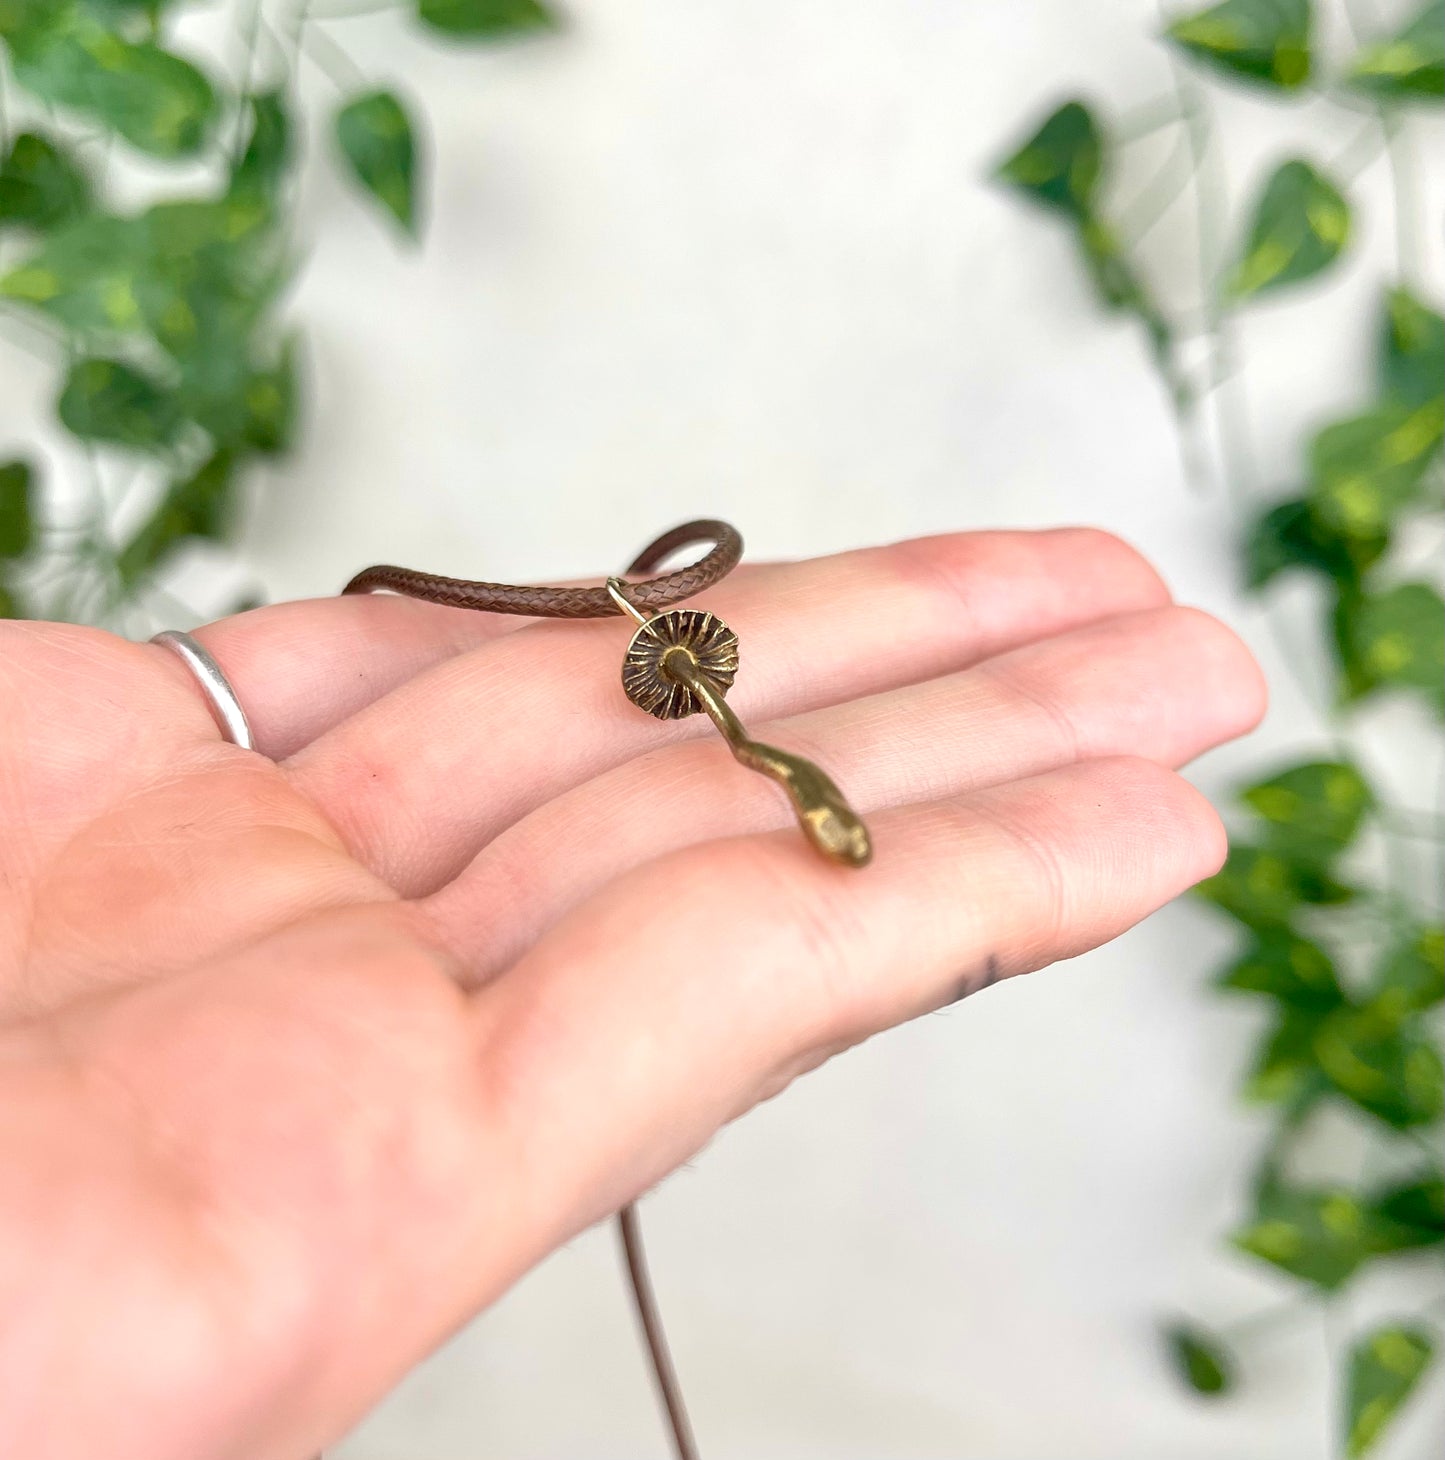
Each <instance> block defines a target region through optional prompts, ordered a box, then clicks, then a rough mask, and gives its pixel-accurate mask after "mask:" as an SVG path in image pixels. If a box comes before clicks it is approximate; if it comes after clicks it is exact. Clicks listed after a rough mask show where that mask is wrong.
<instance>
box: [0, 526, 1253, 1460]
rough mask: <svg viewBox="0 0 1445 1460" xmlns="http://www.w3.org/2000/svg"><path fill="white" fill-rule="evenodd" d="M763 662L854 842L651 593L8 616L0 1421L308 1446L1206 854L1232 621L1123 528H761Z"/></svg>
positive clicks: (1191, 871) (746, 659)
mask: <svg viewBox="0 0 1445 1460" xmlns="http://www.w3.org/2000/svg"><path fill="white" fill-rule="evenodd" d="M704 606H706V607H708V608H711V609H715V610H716V611H717V612H718V613H719V614H721V615H722V617H723V618H725V619H726V620H727V621H728V622H729V623H730V624H731V625H732V627H733V628H734V629H736V630H737V632H738V634H739V636H740V638H741V641H742V669H741V673H740V675H739V679H738V683H737V686H736V688H735V690H734V691H733V694H732V696H731V702H732V703H733V704H734V705H735V706H736V707H737V708H738V710H739V712H740V713H741V714H742V715H743V716H744V718H745V719H746V720H747V721H748V724H749V726H750V728H752V729H754V730H756V731H757V733H759V734H765V737H766V738H767V739H768V740H770V741H774V742H776V743H777V744H779V745H781V746H785V747H788V748H790V749H793V750H797V751H800V752H802V753H804V754H807V755H810V756H813V757H815V758H816V759H817V760H818V761H819V762H821V763H822V764H823V765H824V766H825V767H827V768H828V770H829V771H830V772H831V773H832V774H833V775H834V776H835V778H836V779H837V780H838V781H839V783H840V784H841V785H842V786H843V787H844V788H845V790H846V791H847V793H848V795H849V797H850V799H851V800H852V801H853V803H854V804H855V805H856V806H858V808H859V809H860V810H862V811H864V812H865V813H868V815H869V821H870V825H871V827H872V831H873V837H874V844H875V848H876V851H875V858H874V862H873V864H872V865H871V866H870V867H868V868H866V869H864V870H862V871H854V870H849V869H844V868H840V867H836V866H833V865H830V864H828V863H826V862H824V861H823V860H822V859H821V858H820V857H818V856H817V855H816V853H815V852H813V851H812V850H811V849H810V848H809V847H808V846H807V844H806V843H805V842H804V841H803V839H802V838H801V837H800V836H799V835H798V833H797V831H796V829H795V828H793V827H792V825H791V819H790V813H789V809H788V806H787V802H786V800H785V798H784V797H783V796H782V794H781V793H780V792H779V791H778V789H777V788H776V787H775V786H773V785H771V784H769V783H768V782H767V781H765V780H763V779H762V778H761V777H758V776H756V775H753V774H751V773H749V772H748V771H745V770H743V769H741V768H740V767H738V766H737V765H735V764H734V763H733V761H732V760H731V759H730V758H729V757H728V755H727V752H726V750H725V748H724V747H723V746H722V745H721V744H720V743H719V742H718V741H717V739H716V737H715V736H714V735H713V734H712V733H711V731H710V728H709V727H708V726H707V724H706V722H705V721H704V720H702V719H701V718H700V717H699V718H695V719H692V720H688V721H684V722H679V723H672V724H665V723H661V722H658V721H656V720H653V719H650V718H649V717H648V716H645V715H643V714H641V713H639V712H638V711H637V710H636V709H635V708H634V707H633V706H632V705H631V704H629V703H628V702H627V700H626V699H625V698H624V696H623V694H622V692H621V689H620V687H619V683H618V667H619V663H620V660H621V655H622V651H623V648H624V646H625V644H626V642H627V638H628V627H627V625H626V624H625V623H623V622H622V621H621V620H612V621H600V622H583V623H576V622H574V623H531V622H527V623H517V622H514V621H507V620H499V619H494V618H491V617H488V616H486V615H482V614H475V613H468V612H466V611H463V610H457V609H448V608H440V607H437V606H434V605H430V604H423V603H417V602H412V601H410V600H405V599H399V598H364V597H363V598H337V599H327V600H319V601H315V602H304V603H293V604H282V605H278V606H276V607H274V608H267V609H260V610H257V611H255V612H253V613H249V614H244V615H241V616H238V617H236V618H232V619H228V620H225V621H223V622H220V623H216V624H213V625H211V626H210V627H208V628H207V629H204V630H202V631H200V633H199V635H198V637H200V638H201V639H202V640H203V641H204V642H205V643H206V645H207V647H208V648H209V649H210V650H211V652H212V653H213V654H214V655H215V657H216V658H217V659H218V660H219V662H220V663H221V664H222V666H223V667H224V668H225V670H226V672H227V674H228V676H229V677H230V678H231V680H232V682H233V683H234V684H235V686H236V689H237V692H238V694H239V695H240V697H241V700H242V702H243V703H244V704H245V705H246V707H247V710H248V712H249V714H250V717H251V721H252V724H253V727H254V729H255V733H256V739H257V746H258V750H259V752H260V753H253V752H250V751H245V750H241V749H238V748H236V747H234V746H231V745H227V744H225V743H223V742H222V741H221V739H220V736H219V733H218V731H217V729H216V727H215V725H214V724H213V723H212V721H211V719H210V716H209V713H208V711H207V709H206V707H205V705H204V702H203V701H202V699H201V697H200V695H199V694H198V692H197V690H196V687H195V685H194V684H193V683H192V682H191V680H190V679H189V677H188V674H187V672H186V670H185V668H184V666H182V665H181V663H180V662H179V661H178V660H177V659H175V658H174V657H173V656H172V655H170V654H168V653H167V652H166V651H165V650H163V649H160V648H157V647H154V646H150V645H137V644H132V643H128V642H126V641H124V640H121V639H117V638H115V637H113V636H111V635H108V634H105V633H102V632H99V631H96V630H89V629H83V628H76V627H70V626H65V625H55V624H17V623H0V1021H3V1022H0V1313H3V1314H4V1316H5V1321H4V1322H3V1324H0V1454H4V1455H15V1456H25V1457H27V1460H82V1457H83V1460H94V1457H97V1456H100V1455H104V1456H105V1457H107V1460H221V1457H227V1460H239V1457H244V1460H299V1457H302V1456H306V1455H309V1454H311V1453H314V1452H315V1451H316V1450H318V1449H320V1448H321V1447H322V1446H323V1445H324V1444H326V1443H329V1442H330V1441H332V1440H334V1439H335V1438H336V1437H337V1436H338V1435H339V1434H341V1433H343V1432H344V1431H345V1430H346V1429H347V1428H348V1427H349V1426H350V1425H351V1424H352V1423H353V1422H354V1421H355V1420H356V1419H357V1418H358V1417H359V1415H360V1414H362V1413H363V1412H364V1411H365V1410H366V1409H367V1408H368V1407H369V1406H370V1405H371V1404H372V1403H374V1402H375V1400H376V1399H377V1398H378V1397H379V1396H380V1395H381V1394H383V1393H384V1392H385V1391H386V1389H387V1388H388V1387H389V1386H390V1385H392V1384H393V1383H394V1382H395V1381H396V1380H397V1379H398V1377H399V1376H400V1375H401V1374H403V1373H404V1372H405V1371H406V1369H407V1368H408V1367H409V1366H410V1365H412V1364H414V1363H415V1362H417V1361H418V1360H419V1359H420V1358H421V1357H422V1356H423V1355H425V1354H426V1353H427V1352H428V1351H429V1350H431V1349H432V1348H434V1347H435V1346H436V1345H437V1344H438V1343H440V1342H441V1341H442V1339H443V1338H445V1337H446V1335H447V1334H448V1333H449V1332H451V1331H452V1330H453V1329H455V1328H456V1327H457V1326H458V1325H459V1324H461V1323H462V1322H464V1321H465V1320H466V1319H467V1318H468V1317H470V1316H471V1315H472V1314H474V1313H475V1312H477V1311H478V1310H479V1309H480V1308H482V1307H483V1306H485V1305H486V1304H487V1303H488V1302H489V1301H491V1300H492V1299H494V1298H495V1297H496V1296H497V1295H498V1294H499V1293H500V1292H502V1291H503V1290H504V1289H505V1288H506V1287H507V1286H508V1284H510V1283H511V1282H512V1281H514V1280H515V1279H516V1278H517V1277H518V1276H519V1275H520V1274H521V1273H522V1272H524V1271H525V1270H526V1269H527V1268H528V1267H529V1266H530V1265H531V1264H533V1263H535V1262H536V1261H537V1260H539V1259H540V1258H541V1257H542V1256H543V1255H544V1254H545V1253H547V1252H548V1251H549V1250H550V1249H552V1248H553V1247H555V1246H556V1245H558V1244H559V1243H560V1242H562V1241H564V1240H566V1239H567V1238H568V1237H569V1236H570V1235H572V1234H573V1233H575V1232H576V1231H578V1230H579V1229H580V1228H582V1227H583V1226H585V1225H587V1224H588V1223H591V1222H593V1221H595V1220H597V1219H598V1218H600V1217H602V1216H604V1215H606V1214H608V1213H610V1212H612V1211H613V1210H615V1209H616V1208H617V1207H619V1206H620V1205H622V1204H623V1203H625V1202H626V1201H628V1200H630V1199H631V1198H632V1197H634V1196H635V1195H636V1194H638V1193H639V1192H640V1191H641V1190H643V1189H644V1188H646V1187H647V1186H648V1185H650V1184H651V1183H653V1182H655V1181H657V1180H658V1179H659V1178H660V1177H662V1176H663V1175H664V1174H665V1173H666V1172H668V1171H669V1170H671V1169H672V1168H673V1167H675V1166H676V1165H677V1164H678V1163H679V1162H681V1161H682V1160H684V1159H685V1158H686V1157H688V1156H689V1155H691V1154H692V1153H693V1152H695V1151H696V1150H697V1149H698V1148H699V1147H701V1146H702V1145H703V1144H704V1143H705V1142H706V1141H707V1140H708V1139H709V1137H710V1136H711V1135H712V1133H713V1132H714V1131H716V1130H717V1129H718V1127H719V1126H720V1125H722V1124H724V1123H725V1122H727V1121H728V1120H730V1119H732V1118H734V1117H736V1116H738V1115H740V1114H741V1113H742V1112H744V1111H746V1110H747V1109H748V1108H749V1107H751V1106H752V1105H754V1104H755V1103H756V1102H758V1101H759V1100H761V1099H763V1098H765V1097H767V1096H768V1095H770V1094H772V1093H775V1092H776V1091H778V1090H779V1089H781V1088H782V1087H783V1086H784V1085H786V1084H787V1083H788V1082H789V1081H790V1080H791V1079H792V1078H793V1077H794V1076H796V1075H797V1074H798V1073H800V1072H802V1071H803V1070H805V1069H807V1068H809V1067H811V1066H813V1065H816V1064H817V1063H819V1062H820V1061H822V1060H823V1059H825V1058H827V1057H828V1056H829V1055H830V1054H832V1053H834V1052H836V1051H838V1050H840V1049H843V1048H845V1047H847V1046H848V1045H851V1044H854V1043H856V1042H857V1041H859V1040H861V1039H863V1038H866V1037H867V1036H868V1035H870V1034H872V1033H874V1032H876V1031H877V1030H880V1029H882V1028H885V1027H887V1026H889V1025H892V1024H896V1023H898V1022H900V1021H902V1020H905V1019H907V1018H909V1017H911V1016H914V1015H917V1014H921V1013H924V1012H926V1011H928V1010H931V1009H934V1008H937V1007H939V1006H940V1005H942V1004H944V1003H946V1002H949V1001H951V1000H953V999H955V998H958V997H960V996H961V995H962V994H965V993H967V992H969V991H971V990H972V989H974V988H976V987H978V986H979V985H981V984H982V983H985V982H989V981H991V980H992V979H993V978H994V977H997V976H1002V975H1009V974H1014V973H1020V972H1024V971H1026V970H1030V969H1036V968H1039V967H1041V966H1043V965H1045V964H1048V963H1050V962H1053V961H1054V960H1057V959H1060V958H1065V957H1068V956H1070V955H1071V954H1075V953H1078V952H1080V951H1082V950H1083V949H1086V948H1089V947H1092V946H1094V945H1096V944H1098V943H1100V942H1103V941H1105V940H1107V939H1108V938H1111V937H1113V936H1115V935H1116V934H1118V933H1119V932H1121V931H1123V930H1124V929H1125V928H1127V927H1128V926H1129V925H1130V924H1132V923H1134V922H1135V921H1137V920H1138V919H1139V918H1141V917H1143V916H1144V915H1146V914H1147V913H1149V912H1150V911H1152V910H1153V909H1154V908H1156V907H1158V906H1159V905H1160V904H1161V903H1163V902H1164V901H1166V900H1167V899H1168V898H1170V897H1172V896H1174V895H1175V894H1176V893H1178V892H1180V891H1181V890H1182V889H1184V888H1185V887H1187V886H1188V885H1189V884H1190V883H1192V882H1193V881H1195V880H1197V879H1198V878H1200V877H1202V876H1204V875H1207V874H1208V873H1210V872H1212V871H1213V870H1214V869H1215V867H1216V866H1217V865H1218V863H1219V861H1220V859H1221V856H1222V853H1223V836H1222V833H1221V830H1220V827H1219V824H1218V821H1217V819H1216V817H1215V815H1214V813H1213V812H1212V810H1211V809H1210V808H1209V806H1208V805H1207V803H1206V802H1205V801H1204V800H1203V799H1202V798H1201V797H1200V796H1199V795H1198V794H1197V793H1195V792H1194V791H1193V790H1192V789H1191V788H1190V787H1189V786H1188V785H1187V784H1186V783H1185V782H1184V781H1182V780H1181V779H1179V778H1178V777H1177V776H1176V775H1175V774H1174V770H1173V768H1174V767H1177V766H1179V765H1181V764H1183V763H1184V762H1185V761H1187V760H1189V759H1190V758H1191V757H1192V756H1194V755H1196V754H1198V753H1199V752H1200V751H1202V750H1204V749H1206V748H1208V747H1209V746H1212V745H1214V744H1217V743H1218V742H1220V741H1222V740H1225V739H1227V738H1229V737H1231V736H1235V735H1238V734H1240V733H1242V732H1243V731H1244V730H1246V729H1248V728H1249V727H1250V726H1252V725H1253V724H1254V722H1255V721H1256V720H1257V718H1258V716H1259V715H1260V713H1261V710H1262V702H1263V692H1262V688H1261V684H1260V679H1259V676H1258V672H1257V670H1256V669H1255V667H1254V665H1253V663H1252V661H1251V659H1250V658H1249V655H1248V654H1247V652H1246V651H1245V650H1244V649H1243V648H1242V646H1241V645H1240V644H1239V642H1238V641H1237V640H1236V639H1235V638H1234V637H1233V635H1232V634H1230V633H1229V631H1228V630H1226V629H1224V628H1223V627H1222V626H1220V625H1219V624H1218V623H1216V622H1215V621H1213V620H1212V619H1210V618H1208V617H1207V616H1205V615H1202V614H1200V613H1197V612H1194V611H1191V610H1186V609H1181V608H1176V607H1173V606H1171V604H1170V602H1169V599H1168V596H1167V593H1166V591H1165V589H1164V588H1163V586H1162V585H1161V583H1160V581H1159V579H1158V577H1157V576H1156V575H1155V573H1154V572H1153V571H1152V569H1150V568H1149V566H1148V565H1147V564H1146V563H1145V562H1144V561H1143V560H1142V559H1140V558H1139V557H1138V556H1137V555H1136V554H1135V553H1134V552H1133V551H1132V549H1130V548H1128V547H1126V546H1125V545H1124V544H1122V543H1120V542H1118V541H1117V540H1116V539H1113V538H1111V537H1108V536H1107V535H1104V534H1101V533H1096V532H1091V531H1085V530H1069V531H1061V532H1048V533H979V534H965V535H959V536H951V537H942V538H935V539H929V540H923V541H915V542H911V543H905V544H900V545H898V546H895V547H891V548H886V549H878V550H872V551H866V552H858V553H850V554H845V555H842V556H839V557H833V558H827V559H819V560H815V561H812V562H806V563H799V564H789V565H777V566H764V567H758V568H754V569H749V570H744V571H741V572H739V573H738V574H736V575H735V576H734V577H733V578H731V579H729V580H728V581H727V582H725V583H724V584H722V585H720V586H719V587H717V588H716V589H714V590H712V591H711V592H709V593H708V594H707V596H706V602H705V604H704Z"/></svg>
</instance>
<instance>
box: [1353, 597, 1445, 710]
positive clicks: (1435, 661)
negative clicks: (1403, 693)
mask: <svg viewBox="0 0 1445 1460" xmlns="http://www.w3.org/2000/svg"><path fill="white" fill-rule="evenodd" d="M1334 629H1335V649H1336V652H1337V654H1338V656H1339V660H1340V667H1341V669H1342V670H1343V672H1344V677H1345V689H1346V694H1347V696H1348V697H1349V698H1350V699H1359V698H1361V697H1363V696H1364V695H1367V694H1370V693H1371V692H1372V691H1374V690H1376V689H1379V688H1382V687H1388V688H1394V689H1414V690H1419V691H1421V692H1423V694H1424V695H1425V698H1426V700H1427V702H1428V703H1429V704H1431V705H1432V706H1433V707H1434V709H1435V710H1436V712H1437V713H1438V714H1441V715H1445V688H1442V686H1445V600H1442V599H1441V597H1440V594H1439V592H1438V591H1437V590H1436V589H1435V588H1434V586H1433V585H1431V584H1429V583H1401V584H1399V585H1397V586H1396V587H1394V588H1389V589H1386V590H1385V592H1383V593H1379V594H1369V593H1356V594H1349V595H1342V596H1341V598H1340V600H1339V604H1338V606H1337V608H1336V611H1335V620H1334Z"/></svg>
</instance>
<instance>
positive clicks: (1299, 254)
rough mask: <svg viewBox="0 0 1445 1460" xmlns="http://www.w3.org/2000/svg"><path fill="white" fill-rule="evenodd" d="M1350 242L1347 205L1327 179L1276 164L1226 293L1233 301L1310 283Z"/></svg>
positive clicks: (1306, 168)
mask: <svg viewBox="0 0 1445 1460" xmlns="http://www.w3.org/2000/svg"><path fill="white" fill-rule="evenodd" d="M1349 238H1350V205H1349V204H1348V203H1347V202H1346V201H1345V199H1344V197H1343V195H1342V194H1341V193H1340V192H1339V190H1338V189H1337V188H1336V187H1335V186H1334V184H1333V183H1331V182H1330V181H1329V180H1328V179H1327V178H1325V177H1322V176H1321V175H1320V174H1319V173H1318V172H1316V171H1315V169H1314V168H1313V167H1311V166H1310V165H1309V163H1308V162H1305V161H1303V160H1301V159H1300V158H1295V159H1294V160H1293V161H1290V162H1286V163H1283V164H1281V166H1279V167H1278V168H1276V169H1275V171H1274V172H1273V174H1271V176H1270V178H1269V181H1268V182H1267V183H1265V185H1264V191H1263V192H1262V193H1261V194H1260V196H1259V200H1258V201H1257V202H1256V203H1255V205H1254V218H1253V221H1252V222H1251V224H1250V229H1249V243H1248V245H1247V246H1246V247H1245V250H1244V255H1243V257H1242V258H1241V259H1240V261H1239V263H1238V264H1237V265H1236V266H1235V268H1234V271H1233V272H1232V273H1231V274H1230V276H1229V278H1228V279H1227V280H1226V281H1225V285H1224V288H1225V292H1226V293H1227V294H1228V295H1230V296H1231V297H1232V298H1235V299H1245V298H1248V297H1249V296H1250V295H1253V294H1262V293H1265V292H1267V291H1269V290H1271V289H1279V288H1282V287H1283V286H1284V285H1286V284H1297V283H1299V282H1300V281H1302V280H1304V279H1310V278H1313V277H1314V275H1316V274H1318V273H1319V272H1320V271H1321V270H1323V269H1326V268H1328V267H1329V265H1330V264H1332V263H1333V262H1334V261H1335V259H1337V258H1338V257H1339V255H1340V253H1341V251H1342V250H1343V249H1344V247H1345V245H1346V244H1347V243H1348V242H1349Z"/></svg>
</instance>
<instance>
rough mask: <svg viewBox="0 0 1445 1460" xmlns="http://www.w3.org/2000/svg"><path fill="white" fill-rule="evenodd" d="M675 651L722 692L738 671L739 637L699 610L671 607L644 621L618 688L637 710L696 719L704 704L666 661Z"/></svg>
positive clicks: (625, 661) (665, 717)
mask: <svg viewBox="0 0 1445 1460" xmlns="http://www.w3.org/2000/svg"><path fill="white" fill-rule="evenodd" d="M674 650H681V651H683V652H685V653H686V655H687V657H688V658H689V660H690V661H691V662H692V663H693V664H695V665H696V666H697V667H698V669H699V670H700V671H701V673H702V674H704V675H705V676H706V677H707V679H708V680H709V682H710V683H712V684H714V685H717V686H719V687H720V691H721V692H722V693H726V692H727V691H728V690H729V689H730V688H731V687H732V682H733V680H734V679H735V678H736V677H737V672H738V636H737V635H736V634H735V633H733V631H732V630H731V629H730V628H728V626H727V625H726V624H725V623H724V622H723V621H722V620H721V619H720V618H718V617H717V615H716V614H711V613H708V612H707V611H706V610H705V609H700V608H670V609H668V611H667V612H666V613H659V614H654V615H653V616H652V617H651V618H647V619H644V620H643V622H642V626H641V627H640V628H639V629H638V630H637V632H636V633H635V634H633V636H632V642H631V643H630V644H629V645H628V646H627V654H626V656H625V657H624V658H623V660H622V688H623V689H624V690H625V691H626V692H627V698H628V699H630V700H631V701H632V703H633V704H634V705H636V706H637V707H638V709H640V710H646V711H647V713H648V714H649V715H656V716H657V718H658V719H659V720H681V719H683V718H684V717H685V716H687V715H695V714H697V712H698V711H699V710H701V709H702V708H703V702H702V701H701V700H700V699H699V698H698V696H697V694H696V693H695V692H694V691H693V689H692V688H691V687H690V686H689V684H688V683H686V682H685V681H684V680H682V679H680V678H679V677H678V676H677V675H675V674H669V673H668V672H667V670H666V669H665V667H664V665H665V662H666V660H667V658H668V656H669V655H670V654H672V653H673V652H674Z"/></svg>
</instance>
